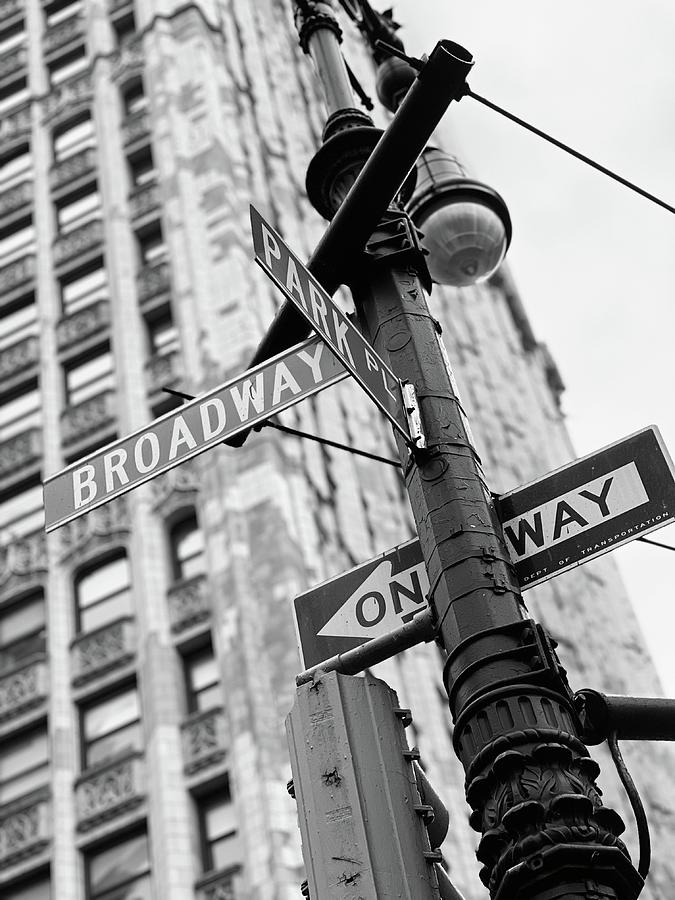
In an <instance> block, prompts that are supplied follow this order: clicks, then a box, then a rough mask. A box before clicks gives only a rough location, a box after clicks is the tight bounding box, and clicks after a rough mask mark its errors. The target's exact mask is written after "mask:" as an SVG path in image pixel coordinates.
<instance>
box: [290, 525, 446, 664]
mask: <svg viewBox="0 0 675 900" xmlns="http://www.w3.org/2000/svg"><path fill="white" fill-rule="evenodd" d="M428 590H429V579H428V578H427V571H426V568H425V566H424V561H423V560H422V551H421V549H420V543H419V541H418V540H417V539H415V540H412V541H408V542H407V543H406V544H401V545H400V547H395V548H394V549H393V550H389V552H388V553H384V554H382V555H381V556H377V557H375V558H374V559H370V560H368V562H365V563H361V565H360V566H356V567H355V568H353V569H350V570H349V571H348V572H342V573H341V574H340V575H338V576H337V577H336V578H331V579H330V580H329V581H325V582H324V583H323V584H320V585H317V587H313V588H312V589H311V590H309V591H306V592H305V593H304V594H300V595H299V596H298V597H296V598H295V602H294V605H293V611H294V614H295V623H296V627H297V630H298V639H299V644H300V648H301V651H302V657H303V662H304V665H305V668H306V669H308V668H310V667H311V666H314V665H316V664H317V663H320V662H323V661H324V660H326V659H328V658H329V657H331V656H334V655H335V654H337V653H343V652H344V651H345V650H351V649H352V647H358V646H359V644H363V643H365V641H368V640H370V639H371V638H374V637H380V635H383V634H389V632H390V631H393V630H394V629H395V628H398V627H400V626H401V625H405V624H406V622H409V621H410V620H411V619H412V617H413V616H414V615H415V613H417V612H419V611H420V610H421V609H426V605H427V603H426V595H427V592H428Z"/></svg>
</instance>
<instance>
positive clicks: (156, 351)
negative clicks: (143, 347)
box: [146, 306, 178, 356]
mask: <svg viewBox="0 0 675 900" xmlns="http://www.w3.org/2000/svg"><path fill="white" fill-rule="evenodd" d="M146 325H147V328H148V341H149V344H150V355H151V356H168V355H169V354H170V353H174V352H175V351H176V350H178V329H177V328H176V326H175V324H174V321H173V317H172V315H171V307H170V306H166V307H164V309H163V310H162V311H161V312H160V313H158V314H157V315H154V316H152V317H150V318H148V319H146Z"/></svg>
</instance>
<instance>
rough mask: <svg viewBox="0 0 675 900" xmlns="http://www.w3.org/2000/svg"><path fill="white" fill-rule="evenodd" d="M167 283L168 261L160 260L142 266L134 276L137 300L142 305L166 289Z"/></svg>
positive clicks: (167, 287) (168, 281) (167, 288)
mask: <svg viewBox="0 0 675 900" xmlns="http://www.w3.org/2000/svg"><path fill="white" fill-rule="evenodd" d="M169 285H170V280H169V264H168V262H161V263H159V265H154V266H143V268H142V269H141V270H140V271H139V273H138V275H137V276H136V289H137V291H138V302H139V303H140V304H141V306H142V305H143V303H145V302H146V301H147V300H150V299H152V298H153V297H156V296H157V295H158V294H162V293H164V292H166V291H168V290H169Z"/></svg>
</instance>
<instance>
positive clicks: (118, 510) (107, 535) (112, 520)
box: [59, 497, 131, 568]
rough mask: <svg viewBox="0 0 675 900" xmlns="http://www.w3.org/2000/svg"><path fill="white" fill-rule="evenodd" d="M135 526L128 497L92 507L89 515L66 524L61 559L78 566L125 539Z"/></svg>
mask: <svg viewBox="0 0 675 900" xmlns="http://www.w3.org/2000/svg"><path fill="white" fill-rule="evenodd" d="M130 529H131V519H130V516H129V508H128V506H127V498H126V497H117V498H116V499H115V500H109V501H108V502H107V503H106V504H104V505H103V506H99V507H98V508H97V509H92V510H91V512H88V513H87V515H86V516H80V518H79V519H73V521H72V522H68V524H67V525H63V526H62V527H61V528H60V529H59V531H60V534H61V559H62V561H64V562H65V561H68V562H69V563H70V565H71V566H72V567H73V568H77V567H78V566H79V565H81V564H82V563H83V562H85V561H86V560H87V559H88V558H90V557H92V556H96V555H98V553H99V552H100V551H103V550H107V549H109V548H110V546H111V545H116V546H119V545H120V544H121V543H123V542H124V540H125V539H126V537H127V535H128V534H129V531H130Z"/></svg>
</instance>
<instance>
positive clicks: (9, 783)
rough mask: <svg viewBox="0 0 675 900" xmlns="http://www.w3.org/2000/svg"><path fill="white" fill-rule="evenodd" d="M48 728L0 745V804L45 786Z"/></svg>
mask: <svg viewBox="0 0 675 900" xmlns="http://www.w3.org/2000/svg"><path fill="white" fill-rule="evenodd" d="M48 759H49V750H48V740H47V728H46V726H45V725H41V726H40V727H39V728H31V730H30V731H22V732H21V733H20V734H18V735H16V736H15V737H13V738H10V739H9V740H5V741H3V742H2V753H0V803H8V802H9V801H10V800H14V799H15V798H16V797H22V796H23V795H24V794H28V793H30V792H31V791H34V790H35V789H36V788H39V787H42V785H44V784H47V781H48V774H47V764H48V763H47V761H48Z"/></svg>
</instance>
